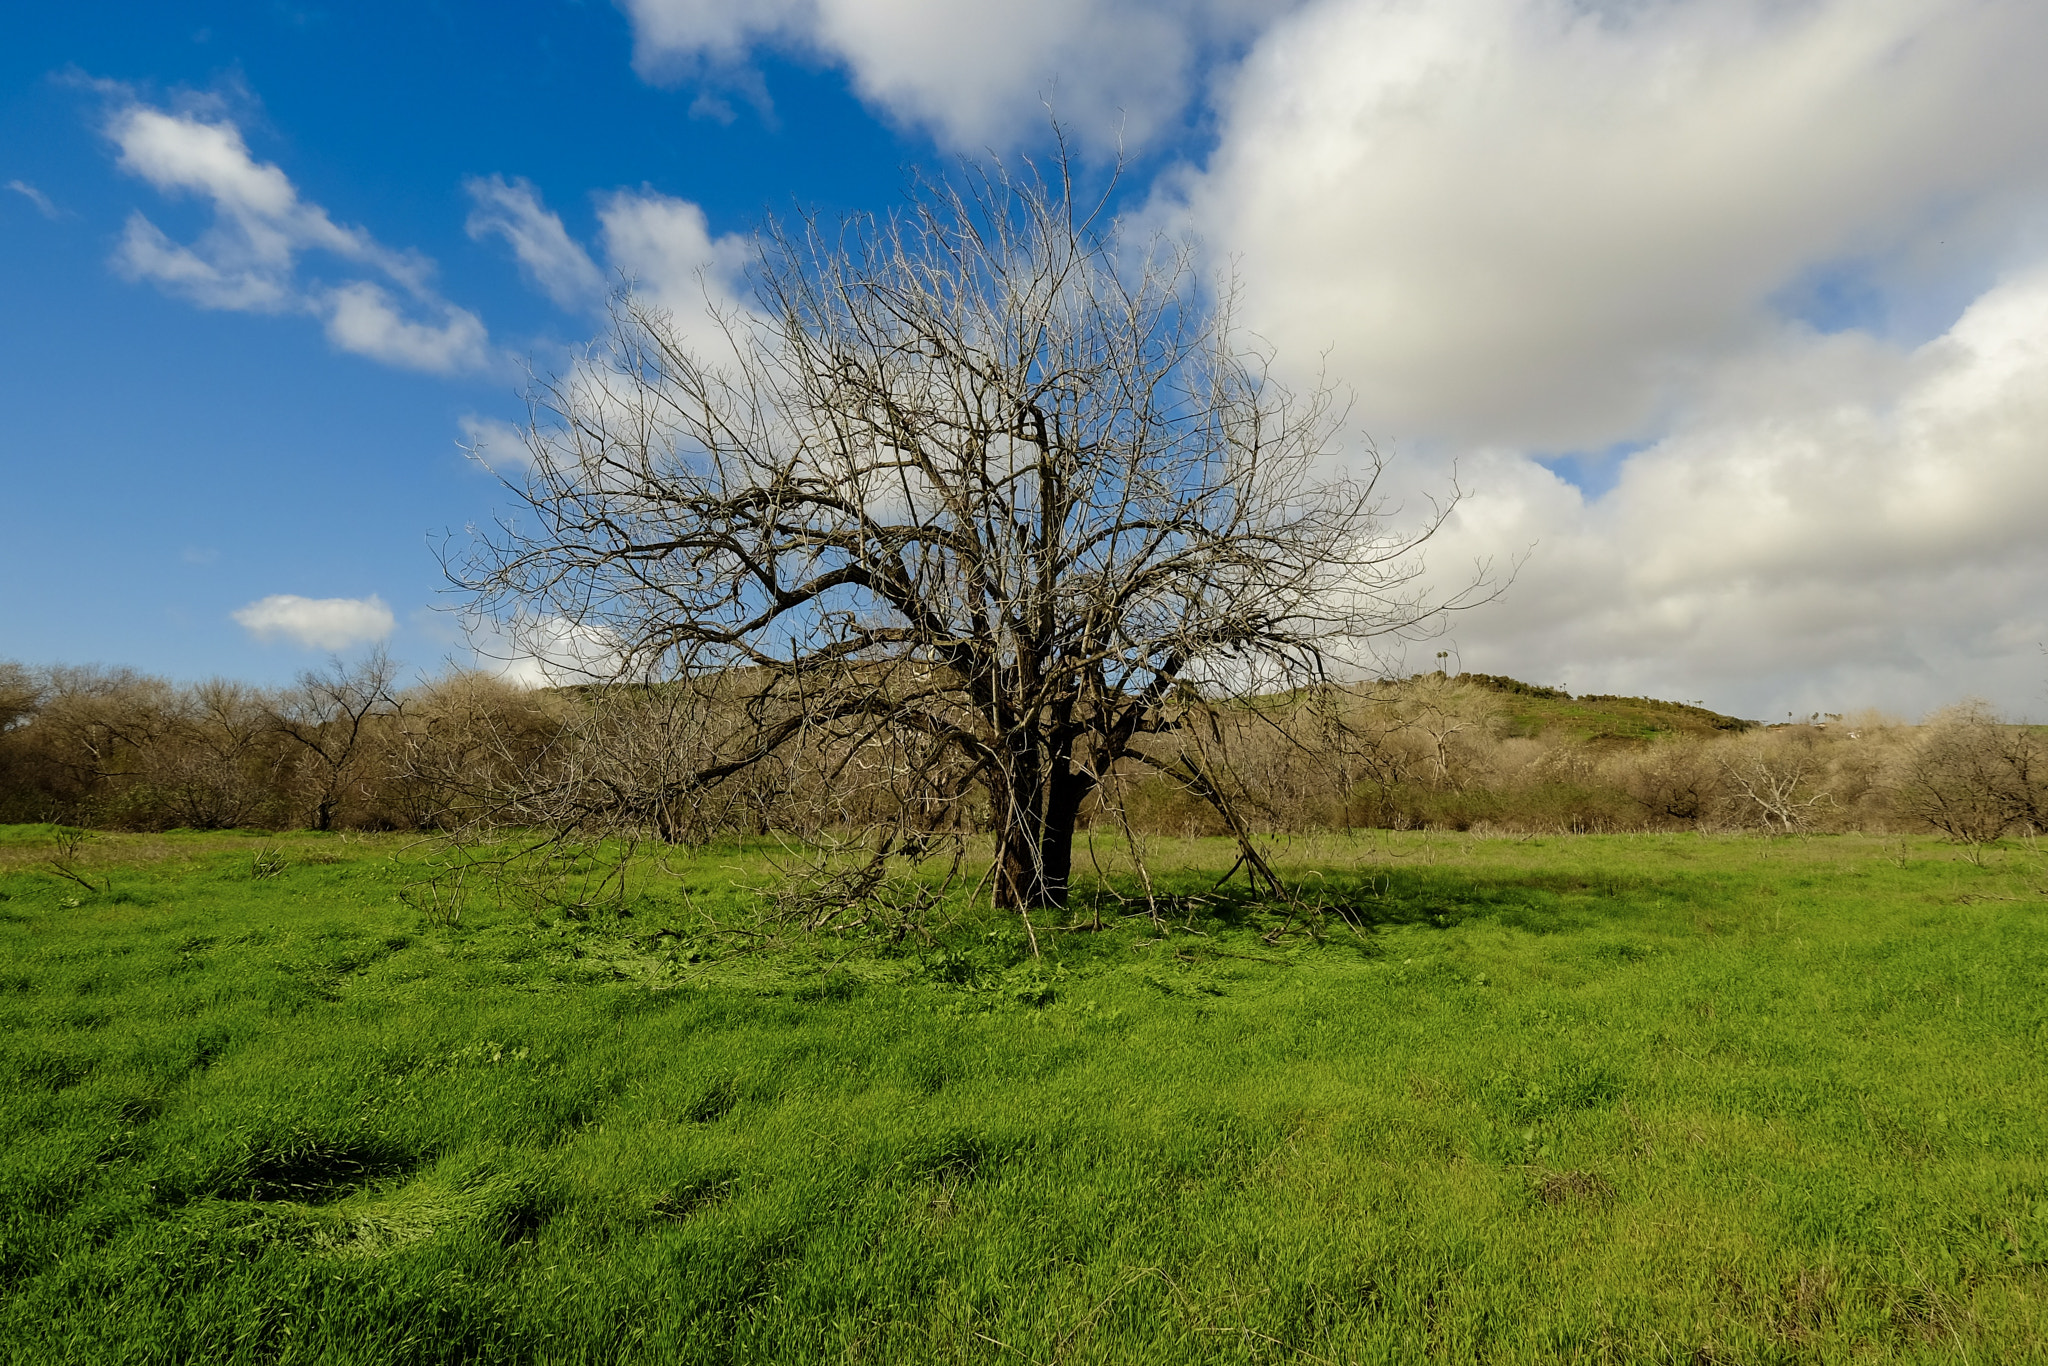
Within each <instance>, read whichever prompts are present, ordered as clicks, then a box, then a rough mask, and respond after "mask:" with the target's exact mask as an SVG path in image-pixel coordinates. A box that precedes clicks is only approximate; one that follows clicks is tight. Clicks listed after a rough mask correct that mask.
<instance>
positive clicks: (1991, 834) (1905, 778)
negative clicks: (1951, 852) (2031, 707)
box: [1895, 702, 2048, 847]
mask: <svg viewBox="0 0 2048 1366" xmlns="http://www.w3.org/2000/svg"><path fill="white" fill-rule="evenodd" d="M1895 783H1896V798H1895V800H1896V801H1897V802H1898V804H1899V807H1900V809H1901V810H1902V811H1904V812H1905V813H1906V814H1907V815H1909V816H1911V817H1913V818H1914V819H1917V820H1920V821H1924V822H1925V823H1926V824H1928V825H1931V826H1933V827H1934V828H1935V829H1936V830H1939V831H1941V832H1942V834H1944V835H1946V836H1948V838H1949V839H1951V840H1953V841H1955V842H1956V843H1958V844H1964V845H1970V846H1973V847H1974V846H1977V845H1982V844H1985V843H1988V842H1990V841H1992V840H1995V839H1997V838H1998V837H1999V836H2001V835H2003V834H2005V833H2006V832H2007V831H2009V830H2014V829H2020V830H2028V831H2032V830H2038V829H2040V828H2042V825H2043V823H2044V813H2048V745H2044V744H2043V742H2042V741H2041V740H2040V738H2039V737H2038V736H2036V735H2035V734H2034V732H2033V731H2031V730H2030V729H2028V728H2025V727H2020V726H2009V725H2004V724H2002V723H2000V722H1999V720H1998V718H1997V717H1996V716H1994V715H1993V714H1992V712H1991V710H1990V708H1988V707H1987V706H1985V705H1984V704H1983V703H1981V702H1966V703H1964V704H1962V705H1961V706H1957V707H1952V708H1950V709H1949V710H1947V711H1944V712H1941V713H1938V714H1937V715H1936V716H1934V717H1933V718H1932V719H1930V721H1929V722H1928V723H1927V724H1926V725H1925V726H1924V727H1922V728H1921V732H1920V735H1919V737H1918V738H1917V739H1916V741H1915V742H1914V743H1913V744H1912V746H1911V747H1910V748H1909V749H1908V750H1907V751H1906V753H1905V755H1904V756H1903V757H1902V759H1901V761H1900V763H1899V767H1898V773H1897V777H1896V780H1895Z"/></svg>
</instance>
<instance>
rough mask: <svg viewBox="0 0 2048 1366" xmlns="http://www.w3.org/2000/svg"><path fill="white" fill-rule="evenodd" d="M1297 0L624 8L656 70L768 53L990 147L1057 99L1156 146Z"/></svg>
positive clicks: (1088, 129) (1104, 137)
mask: <svg viewBox="0 0 2048 1366" xmlns="http://www.w3.org/2000/svg"><path fill="white" fill-rule="evenodd" d="M1294 3H1295V0H1196V2H1195V3H1192V4H1190V3H1184V2H1182V3H1176V2H1175V0H980V3H960V0H622V7H623V8H624V9H625V11H626V13H627V15H628V16H629V17H630V18H631V20H632V22H633V33H634V54H635V55H634V64H635V65H636V67H638V69H639V70H640V72H641V74H642V75H643V76H646V77H649V78H650V79H662V78H664V77H667V76H671V75H675V74H679V73H680V74H686V75H691V74H699V75H700V74H703V73H704V72H706V71H707V69H708V70H710V71H713V72H715V71H716V70H718V69H719V68H721V67H725V68H730V67H733V66H736V65H739V64H741V63H743V62H744V61H745V60H746V58H747V56H748V54H749V53H750V51H751V50H752V49H754V48H756V47H758V46H771V47H781V48H784V49H793V50H795V51H798V52H800V53H804V54H806V55H811V56H815V57H819V58H822V59H824V60H826V61H829V62H832V63H835V64H837V65H839V66H841V67H842V68H844V69H845V71H846V72H847V74H848V75H849V77H850V78H851V79H852V82H853V85H854V88H855V89H856V90H857V91H858V92H859V93H860V95H861V97H862V98H863V99H865V100H867V101H868V102H869V103H870V104H872V105H874V106H875V107H877V108H879V109H881V110H883V111H885V112H886V113H888V114H889V115H891V116H892V117H894V118H896V119H898V120H900V121H902V122H905V123H910V124H915V125H918V126H921V127H924V128H926V129H928V130H930V131H931V132H932V133H933V134H934V135H935V136H936V137H938V138H939V139H940V141H942V142H944V143H947V144H949V145H951V146H954V147H957V148H961V149H965V150H969V151H980V150H981V149H983V148H985V147H987V146H989V145H991V144H996V145H1003V144H1008V143H1011V142H1014V141H1015V140H1016V139H1017V138H1018V136H1019V135H1020V134H1023V135H1027V136H1028V135H1029V134H1030V133H1031V132H1033V131H1035V130H1042V129H1043V127H1044V123H1045V110H1044V105H1043V103H1042V101H1050V102H1051V103H1052V105H1053V106H1054V108H1055V109H1056V110H1057V111H1058V112H1059V115H1060V117H1061V118H1062V119H1063V120H1067V121H1069V122H1071V123H1072V124H1074V125H1075V126H1076V127H1078V128H1079V129H1081V130H1082V131H1083V132H1084V134H1086V135H1087V136H1089V137H1090V138H1091V139H1092V140H1093V141H1095V142H1096V143H1097V144H1098V145H1104V146H1106V145H1108V143H1109V142H1110V141H1111V140H1112V139H1113V138H1115V137H1116V136H1118V135H1119V134H1120V133H1121V135H1122V136H1124V137H1125V138H1126V139H1128V140H1129V141H1130V142H1132V143H1134V144H1136V143H1142V142H1144V141H1145V140H1146V139H1147V138H1148V137H1149V136H1150V135H1151V134H1152V133H1153V132H1154V131H1155V130H1156V129H1158V128H1159V127H1160V126H1161V125H1162V124H1166V123H1168V122H1170V121H1172V120H1173V119H1175V118H1176V117H1177V116H1179V115H1180V114H1181V113H1182V111H1183V109H1184V108H1185V107H1186V106H1187V104H1188V102H1189V100H1190V98H1191V96H1192V94H1193V91H1194V87H1195V85H1196V83H1197V81H1198V79H1199V75H1200V73H1201V72H1202V71H1203V70H1204V69H1205V68H1207V67H1208V66H1209V65H1210V64H1211V63H1213V62H1214V61H1215V60H1216V57H1217V55H1218V54H1219V53H1220V52H1222V51H1224V50H1226V49H1227V48H1228V47H1229V46H1230V45H1231V44H1233V43H1236V42H1240V41H1242V40H1243V39H1244V38H1245V37H1246V36H1248V35H1249V34H1251V33H1252V32H1253V31H1255V29H1256V28H1257V26H1258V25H1259V24H1261V23H1264V22H1268V21H1270V20H1271V19H1272V18H1274V17H1276V16H1277V15H1279V14H1282V13H1285V12H1286V11H1287V10H1288V9H1290V8H1292V7H1293V4H1294Z"/></svg>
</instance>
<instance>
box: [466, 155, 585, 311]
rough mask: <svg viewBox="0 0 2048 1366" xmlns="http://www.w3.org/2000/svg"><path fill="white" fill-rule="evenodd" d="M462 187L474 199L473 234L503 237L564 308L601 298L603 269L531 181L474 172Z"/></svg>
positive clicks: (530, 274) (476, 237)
mask: <svg viewBox="0 0 2048 1366" xmlns="http://www.w3.org/2000/svg"><path fill="white" fill-rule="evenodd" d="M463 188H464V189H466V190H467V191H469V197H470V199H471V200H472V201H473V202H474V203H475V205H476V208H475V209H474V210H472V211H471V213H470V215H469V224H468V228H469V235H470V237H471V238H472V239H474V240H478V241H481V240H482V239H483V238H485V237H502V238H504V239H505V241H506V243H507V244H508V245H509V246H510V247H511V248H512V254H513V255H514V256H515V257H517V258H518V260H519V265H520V267H521V269H523V270H524V271H525V272H526V275H527V277H528V278H529V279H531V280H532V281H533V282H534V283H535V284H537V285H538V286H540V288H541V290H542V291H543V292H544V293H546V294H547V296H548V297H549V298H550V299H553V300H554V301H555V302H556V303H557V304H559V305H561V306H562V307H563V308H570V309H574V308H587V307H590V306H591V305H593V304H595V303H598V302H601V301H602V300H603V298H604V288H605V282H604V274H603V272H601V271H600V270H598V268H597V265H596V263H595V262H593V261H592V260H591V259H590V253H588V252H586V251H585V250H584V249H583V247H582V245H581V244H580V243H578V242H577V241H576V240H575V239H574V238H572V237H571V236H569V232H568V229H566V228H564V227H563V226H562V220H561V217H560V216H559V215H557V214H556V213H554V212H553V211H552V210H550V209H548V208H547V207H546V206H545V205H543V204H542V203H541V202H540V192H539V191H538V190H536V189H534V187H533V184H532V182H530V181H528V180H525V179H516V180H509V181H508V180H506V179H505V178H504V177H503V176H496V175H494V176H489V177H484V176H472V177H470V178H469V179H468V180H466V181H464V182H463Z"/></svg>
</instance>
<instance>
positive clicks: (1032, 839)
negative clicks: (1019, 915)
mask: <svg viewBox="0 0 2048 1366" xmlns="http://www.w3.org/2000/svg"><path fill="white" fill-rule="evenodd" d="M1067 768H1068V765H1067V761H1066V760H1065V759H1064V758H1062V759H1060V760H1059V761H1058V762H1057V764H1056V767H1055V771H1054V772H1053V773H1052V774H1050V775H1043V776H1042V771H1041V770H1040V769H1039V768H1038V767H1037V765H1036V764H1035V763H1034V764H1020V765H1018V770H1019V771H1018V773H1017V774H1016V775H1015V777H1014V778H1013V781H1012V784H1011V790H1010V802H1009V814H1008V817H1007V819H1006V820H1005V821H1004V824H1003V830H1002V836H1001V838H1002V856H1001V858H1000V860H999V861H998V863H997V868H996V898H995V899H996V905H997V906H1000V907H1002V908H1003V909H1005V910H1012V911H1037V910H1048V909H1051V910H1056V909H1058V908H1060V907H1063V906H1065V905H1066V904H1067V883H1068V880H1069V878H1070V877H1071V875H1072V873H1073V869H1074V825H1075V823H1076V821H1077V820H1078V819H1079V817H1080V814H1081V804H1082V803H1083V802H1084V801H1086V800H1087V799H1088V794H1089V792H1091V791H1092V790H1093V789H1094V786H1095V784H1094V781H1093V780H1092V779H1091V778H1089V777H1088V776H1087V775H1085V774H1081V773H1072V772H1069V771H1067Z"/></svg>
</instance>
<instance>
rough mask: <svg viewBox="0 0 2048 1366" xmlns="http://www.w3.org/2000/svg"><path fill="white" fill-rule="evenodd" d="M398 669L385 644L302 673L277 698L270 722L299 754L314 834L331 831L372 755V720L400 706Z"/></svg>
mask: <svg viewBox="0 0 2048 1366" xmlns="http://www.w3.org/2000/svg"><path fill="white" fill-rule="evenodd" d="M397 677H398V666H397V665H396V664H394V663H393V662H392V660H391V657H390V656H389V655H387V654H385V653H384V649H383V647H382V646H379V647H377V648H376V649H373V650H371V651H370V653H369V654H367V655H365V656H363V658H362V659H361V660H359V661H357V662H356V663H355V664H352V665H349V664H343V663H342V661H341V660H339V659H335V660H332V661H330V662H329V663H328V665H327V667H326V668H324V669H313V670H309V671H307V672H305V673H302V674H300V675H299V681H298V683H297V684H296V685H295V686H293V687H292V688H290V689H288V690H287V691H286V692H285V693H284V694H283V695H282V696H281V697H279V698H278V699H277V701H276V702H275V703H274V705H273V707H272V710H271V723H272V724H273V725H274V726H275V727H276V728H277V730H278V732H279V733H280V734H282V735H284V736H285V737H287V738H288V739H290V740H291V741H292V742H293V743H294V744H295V745H297V746H298V748H299V750H300V751H301V757H302V759H303V761H304V763H305V775H306V776H305V790H306V803H307V806H308V814H310V815H311V817H312V822H313V828H314V829H315V830H331V829H333V828H334V818H335V813H336V811H337V809H338V808H339V807H340V805H341V803H342V800H343V798H344V797H345V796H346V795H347V793H348V789H349V786H350V784H351V783H352V782H354V781H355V780H356V779H358V778H359V777H360V776H361V770H362V768H363V764H364V761H365V760H366V758H367V757H368V755H369V752H370V741H371V735H372V727H373V721H372V718H373V717H376V716H378V715H380V714H383V713H386V712H388V711H389V710H390V709H391V708H392V707H393V706H395V705H396V699H395V697H394V695H393V692H392V684H393V683H394V682H395V681H396V679H397Z"/></svg>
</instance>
